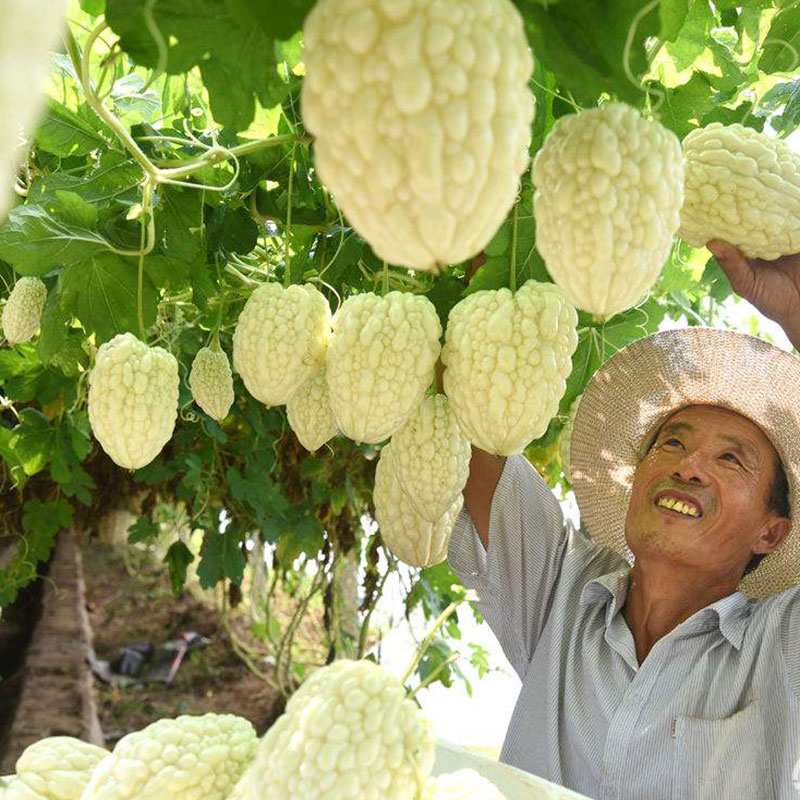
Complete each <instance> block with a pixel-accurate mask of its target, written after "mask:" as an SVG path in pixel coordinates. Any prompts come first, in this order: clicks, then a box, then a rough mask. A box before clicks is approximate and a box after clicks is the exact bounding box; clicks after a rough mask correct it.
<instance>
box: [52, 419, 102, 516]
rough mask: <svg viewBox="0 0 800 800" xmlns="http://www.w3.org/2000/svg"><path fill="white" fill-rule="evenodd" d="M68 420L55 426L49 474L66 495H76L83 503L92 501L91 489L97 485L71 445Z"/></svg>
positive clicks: (71, 436)
mask: <svg viewBox="0 0 800 800" xmlns="http://www.w3.org/2000/svg"><path fill="white" fill-rule="evenodd" d="M70 428H71V426H70V424H69V422H64V423H62V424H60V425H59V426H58V427H57V428H56V435H55V438H54V440H53V450H52V453H51V460H50V475H51V477H52V478H53V480H54V481H55V482H56V483H57V484H59V486H61V489H62V490H63V492H64V494H66V495H67V497H76V498H77V499H78V500H79V501H80V502H81V503H83V505H85V506H89V505H91V502H92V494H91V493H92V491H94V490H95V489H96V488H97V486H96V485H95V482H94V480H92V477H91V475H89V473H88V472H86V470H84V469H83V467H82V466H81V464H80V460H79V459H78V456H77V454H76V453H75V450H74V447H73V434H72V431H71V430H70Z"/></svg>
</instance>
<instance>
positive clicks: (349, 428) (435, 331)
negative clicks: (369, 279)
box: [326, 292, 442, 444]
mask: <svg viewBox="0 0 800 800" xmlns="http://www.w3.org/2000/svg"><path fill="white" fill-rule="evenodd" d="M441 335H442V326H441V323H440V322H439V317H438V315H437V314H436V309H435V308H434V306H433V303H431V301H430V300H428V298H427V297H422V296H421V295H414V294H408V293H403V292H389V293H388V294H386V295H385V296H384V297H379V296H378V295H376V294H373V293H372V292H366V293H364V294H357V295H354V296H352V297H348V298H347V300H345V301H344V303H342V306H341V308H340V309H339V311H338V312H337V313H336V316H335V318H334V320H333V336H332V337H331V344H330V348H329V350H328V357H327V363H326V366H327V380H328V395H329V397H330V402H331V409H332V410H333V415H334V417H335V419H336V422H337V425H338V427H339V430H341V431H342V433H344V434H345V435H346V436H348V437H349V438H350V439H352V440H353V441H355V442H359V443H360V442H367V443H370V444H375V443H377V442H382V441H383V440H385V439H388V438H389V437H390V436H391V435H392V434H393V433H394V432H395V431H397V430H398V429H399V428H400V427H401V426H402V425H403V424H404V423H405V422H406V420H407V419H408V418H409V417H410V416H411V414H412V413H413V411H414V409H415V408H416V407H417V405H418V404H419V402H420V401H421V400H422V398H423V396H424V394H425V391H426V390H427V389H428V387H429V386H430V385H431V382H432V381H433V377H434V365H435V364H436V360H437V359H438V357H439V353H440V351H441V347H440V345H439V338H440V337H441Z"/></svg>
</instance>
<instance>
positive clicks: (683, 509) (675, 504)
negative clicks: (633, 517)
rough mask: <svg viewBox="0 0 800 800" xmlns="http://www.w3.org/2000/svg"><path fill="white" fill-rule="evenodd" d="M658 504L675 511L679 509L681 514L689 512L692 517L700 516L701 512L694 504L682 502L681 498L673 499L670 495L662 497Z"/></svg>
mask: <svg viewBox="0 0 800 800" xmlns="http://www.w3.org/2000/svg"><path fill="white" fill-rule="evenodd" d="M656 505H659V506H664V507H665V508H671V509H672V510H673V511H679V512H680V513H681V514H687V515H688V516H690V517H699V516H700V512H699V511H697V509H695V508H693V507H692V506H690V505H688V504H686V503H684V502H682V501H681V500H673V499H672V498H670V497H662V498H661V499H660V500H659V501H658V503H657V504H656Z"/></svg>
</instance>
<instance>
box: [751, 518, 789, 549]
mask: <svg viewBox="0 0 800 800" xmlns="http://www.w3.org/2000/svg"><path fill="white" fill-rule="evenodd" d="M791 528H792V518H791V517H772V518H771V519H770V521H769V522H768V523H767V524H766V526H765V527H764V529H763V531H762V532H761V536H760V537H759V539H758V541H757V542H756V543H755V544H754V545H753V553H754V554H757V553H765V554H766V553H771V552H773V550H777V549H778V547H779V545H780V543H781V542H782V541H783V540H784V539H785V538H786V536H787V535H788V533H789V531H790V530H791Z"/></svg>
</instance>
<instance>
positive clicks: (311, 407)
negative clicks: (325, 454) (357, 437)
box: [286, 364, 339, 453]
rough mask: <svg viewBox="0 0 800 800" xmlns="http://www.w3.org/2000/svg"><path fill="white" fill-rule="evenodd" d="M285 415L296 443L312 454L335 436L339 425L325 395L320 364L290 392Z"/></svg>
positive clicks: (324, 382) (323, 373) (324, 380)
mask: <svg viewBox="0 0 800 800" xmlns="http://www.w3.org/2000/svg"><path fill="white" fill-rule="evenodd" d="M286 418H287V420H288V421H289V427H290V428H291V429H292V430H293V431H294V432H295V435H296V436H297V438H298V439H299V440H300V444H302V445H303V447H305V448H306V450H308V451H310V452H312V453H313V452H314V451H315V450H318V449H319V448H320V447H322V445H324V444H325V442H327V441H329V440H330V439H332V438H333V437H334V436H336V434H337V432H338V431H339V428H338V426H337V425H336V419H335V418H334V416H333V411H332V410H331V402H330V399H329V398H328V380H327V376H326V369H325V365H324V364H323V365H322V366H321V367H319V369H318V370H317V371H316V373H315V374H314V376H313V377H312V378H311V379H310V380H309V381H307V382H306V383H304V384H303V385H302V386H301V387H300V388H299V389H298V390H297V391H296V392H295V393H294V394H293V395H292V397H291V398H290V400H289V402H288V403H287V404H286Z"/></svg>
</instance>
